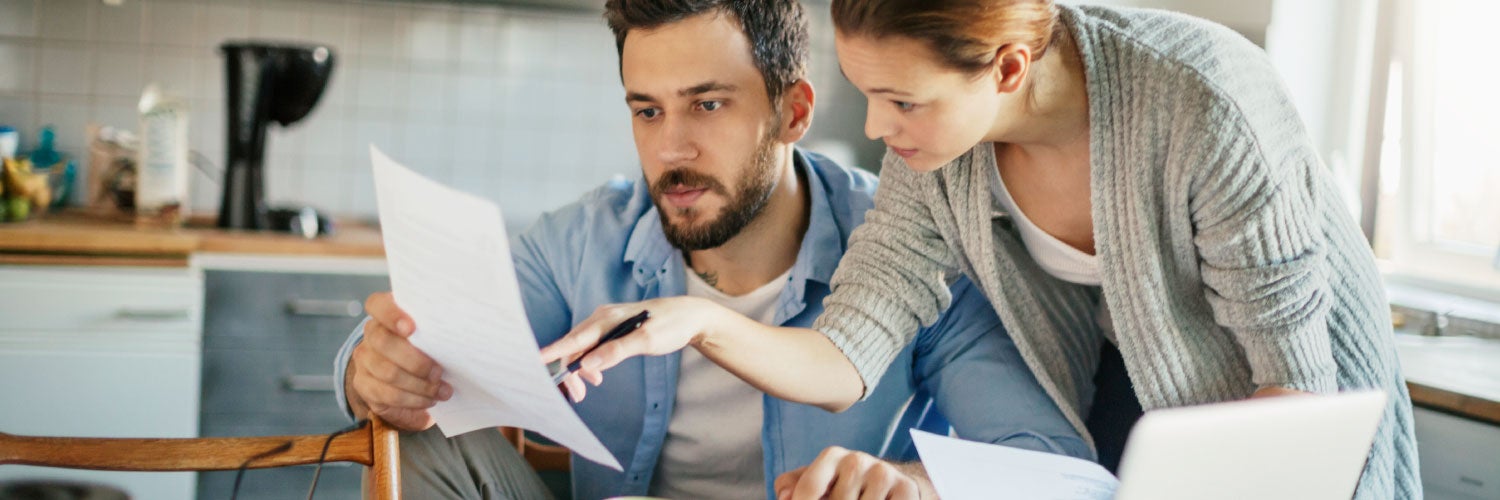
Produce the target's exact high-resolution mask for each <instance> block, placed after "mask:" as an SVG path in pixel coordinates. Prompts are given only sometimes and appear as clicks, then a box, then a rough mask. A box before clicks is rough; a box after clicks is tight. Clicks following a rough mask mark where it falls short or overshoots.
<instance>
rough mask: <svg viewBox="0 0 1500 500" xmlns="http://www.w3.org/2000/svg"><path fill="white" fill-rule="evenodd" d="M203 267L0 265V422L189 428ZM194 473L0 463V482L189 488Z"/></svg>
mask: <svg viewBox="0 0 1500 500" xmlns="http://www.w3.org/2000/svg"><path fill="white" fill-rule="evenodd" d="M202 305H203V276H202V273H201V272H200V271H197V270H195V269H192V268H186V267H182V268H133V267H73V266H0V404H3V406H4V408H5V410H4V411H0V431H4V432H7V433H12V434H28V435H49V436H103V437H194V436H197V435H198V396H199V378H198V373H199V370H200V360H201V358H202V355H201V347H200V346H201V344H200V339H201V333H202ZM193 476H194V475H193V473H190V472H180V473H153V474H142V473H125V472H108V471H85V470H65V469H46V468H37V467H21V466H5V467H0V482H4V481H11V480H22V479H44V478H50V479H65V480H77V481H86V482H94V483H104V484H108V485H111V486H114V487H118V488H121V489H123V490H125V491H126V492H128V493H129V494H130V495H131V497H133V498H151V499H167V500H171V499H188V498H192V497H193V495H194V487H195V481H194V477H193Z"/></svg>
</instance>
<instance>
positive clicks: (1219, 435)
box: [912, 391, 1386, 500]
mask: <svg viewBox="0 0 1500 500" xmlns="http://www.w3.org/2000/svg"><path fill="white" fill-rule="evenodd" d="M1385 402H1386V396H1385V393H1383V392H1380V391H1361V392H1348V393H1343V394H1336V395H1320V396H1288V397H1279V398H1269V399H1256V400H1249V401H1235V402H1229V403H1220V404H1212V405H1204V406H1194V407H1186V408H1173V409H1165V410H1155V411H1151V412H1147V413H1146V415H1145V416H1143V417H1141V419H1140V421H1138V422H1137V423H1136V425H1135V428H1134V429H1132V430H1131V432H1130V439H1129V441H1127V443H1126V446H1125V456H1124V458H1123V459H1122V460H1121V464H1120V476H1119V479H1118V481H1116V480H1115V478H1114V477H1113V476H1111V475H1110V474H1109V472H1108V471H1105V470H1104V468H1103V467H1100V466H1099V465H1098V464H1095V463H1093V462H1089V461H1086V460H1078V459H1074V458H1069V457H1063V456H1061V455H1053V454H1048V453H1041V452H1034V451H1029V450H1020V449H1015V448H1007V447H1003V446H996V445H990V444H984V443H975V442H970V441H962V440H958V439H954V438H948V437H944V436H937V435H933V434H927V433H924V432H921V431H913V432H912V435H913V439H914V440H915V442H916V444H917V450H918V452H919V453H920V454H921V456H922V461H923V463H924V464H925V465H926V468H927V473H928V475H929V476H930V477H931V478H932V481H933V485H934V486H935V487H936V488H937V491H938V494H939V495H941V496H942V497H943V498H944V500H967V499H980V498H983V499H1005V498H1026V499H1032V498H1046V499H1058V500H1064V499H1107V498H1115V499H1117V500H1176V499H1192V500H1205V499H1256V500H1260V499H1277V500H1299V499H1309V500H1328V499H1338V500H1344V499H1348V498H1350V497H1351V496H1353V494H1354V487H1355V485H1356V483H1357V482H1358V481H1359V476H1360V473H1361V471H1363V470H1364V463H1365V457H1366V456H1368V455H1369V451H1370V443H1371V442H1372V440H1373V439H1374V436H1375V428H1376V426H1377V425H1378V424H1379V423H1380V417H1381V415H1383V414H1384V410H1385Z"/></svg>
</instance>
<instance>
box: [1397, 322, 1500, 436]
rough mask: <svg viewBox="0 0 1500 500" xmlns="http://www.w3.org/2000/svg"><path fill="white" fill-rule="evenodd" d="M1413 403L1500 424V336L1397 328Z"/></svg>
mask: <svg viewBox="0 0 1500 500" xmlns="http://www.w3.org/2000/svg"><path fill="white" fill-rule="evenodd" d="M1396 351H1397V354H1398V356H1399V357H1400V359H1401V370H1402V372H1404V374H1405V375H1406V385H1407V387H1408V388H1410V389H1411V400H1412V403H1413V404H1416V405H1419V406H1425V407H1429V408H1433V409H1437V410H1441V411H1444V412H1447V413H1452V414H1455V415H1459V416H1463V417H1467V418H1471V419H1474V420H1479V421H1482V422H1486V423H1489V424H1492V425H1500V340H1491V339H1482V338H1476V337H1459V336H1451V337H1428V336H1420V335H1409V334H1397V335H1396Z"/></svg>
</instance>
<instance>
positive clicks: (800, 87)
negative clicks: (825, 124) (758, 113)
mask: <svg viewBox="0 0 1500 500" xmlns="http://www.w3.org/2000/svg"><path fill="white" fill-rule="evenodd" d="M815 103H816V95H815V94H814V92H813V86H812V82H809V81H807V80H805V79H803V80H797V81H796V82H793V83H792V84H791V85H789V86H787V88H786V92H784V93H782V94H781V123H780V126H781V133H780V134H778V135H779V136H780V139H781V142H783V143H786V144H791V143H794V142H797V141H800V140H802V136H805V135H807V131H808V129H810V128H812V118H813V105H814V104H815Z"/></svg>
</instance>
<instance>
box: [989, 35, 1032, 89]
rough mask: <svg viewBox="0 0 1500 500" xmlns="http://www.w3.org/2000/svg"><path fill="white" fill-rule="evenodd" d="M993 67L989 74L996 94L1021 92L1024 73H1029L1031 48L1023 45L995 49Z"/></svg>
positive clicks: (1016, 44) (1009, 45) (1024, 77)
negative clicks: (992, 79)
mask: <svg viewBox="0 0 1500 500" xmlns="http://www.w3.org/2000/svg"><path fill="white" fill-rule="evenodd" d="M993 65H994V66H993V67H991V68H990V74H991V77H992V78H994V81H995V91H996V92H1000V93H1002V94H1008V93H1012V92H1015V91H1017V90H1021V87H1022V85H1023V84H1024V83H1025V82H1026V73H1027V72H1030V71H1031V47H1030V46H1028V45H1026V44H1024V43H1013V44H1008V45H1003V46H1001V47H1000V48H998V49H995V62H994V63H993Z"/></svg>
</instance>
